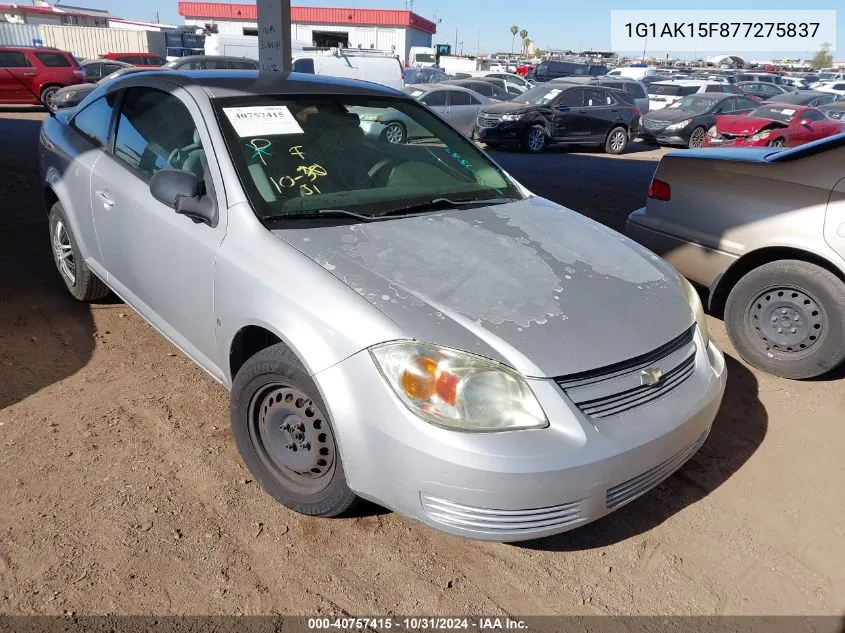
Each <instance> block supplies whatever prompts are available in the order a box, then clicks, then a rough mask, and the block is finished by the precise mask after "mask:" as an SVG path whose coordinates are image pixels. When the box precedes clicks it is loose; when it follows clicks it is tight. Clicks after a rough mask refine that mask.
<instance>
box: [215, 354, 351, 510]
mask: <svg viewBox="0 0 845 633" xmlns="http://www.w3.org/2000/svg"><path fill="white" fill-rule="evenodd" d="M297 394H299V395H297ZM288 396H292V397H291V398H290V401H288ZM300 400H302V402H300ZM325 412H326V406H325V404H324V403H323V400H322V398H321V397H320V393H319V391H318V390H317V386H316V385H315V384H314V381H313V380H312V379H311V377H310V376H309V375H308V373H307V372H306V371H305V368H304V367H303V366H302V364H301V363H300V362H299V360H298V359H297V358H296V355H295V354H294V353H293V352H291V351H290V350H289V349H288V348H287V347H286V346H284V345H283V344H278V345H273V346H272V347H268V348H266V349H264V350H262V351H260V352H258V353H257V354H256V355H255V356H253V357H252V358H250V359H249V360H247V361H246V363H244V365H243V367H241V369H240V371H238V374H237V376H236V377H235V379H234V382H233V385H232V395H231V404H230V415H231V421H232V432H233V434H234V436H235V442H236V443H237V446H238V450H239V451H240V454H241V457H242V458H243V460H244V462H245V463H246V465H247V468H249V471H250V472H251V473H252V474H253V476H254V477H255V479H256V480H257V481H258V483H260V484H261V486H262V487H263V488H264V490H266V491H267V493H268V494H269V495H270V496H271V497H273V498H274V499H275V500H276V501H278V502H279V503H281V504H282V505H284V506H286V507H288V508H290V509H291V510H294V511H295V512H299V513H300V514H306V515H309V516H321V517H335V516H339V515H341V514H343V513H344V512H346V511H347V510H349V509H350V508H351V507H352V506H354V505H355V503H356V502H357V501H358V497H357V496H356V495H355V493H354V492H352V491H351V490H350V489H349V486H347V485H346V475H345V474H344V472H343V462H342V461H341V457H340V451H339V450H338V448H337V443H336V441H335V440H334V430H333V427H332V424H331V422H330V421H329V419H328V417H327V415H326V413H325ZM309 413H310V415H309ZM289 424H291V425H292V426H293V428H292V429H289V428H285V427H286V425H289ZM300 427H302V428H301V429H300ZM273 440H276V441H275V442H274V441H273ZM312 442H313V445H312ZM283 443H287V444H286V445H283ZM306 444H309V446H308V447H307V448H306V447H305V445H306ZM294 445H296V446H294ZM291 447H293V448H291ZM297 447H298V448H297ZM321 457H322V458H321ZM296 460H299V463H300V464H301V466H297V467H298V468H300V470H299V471H297V470H295V469H294V468H292V467H291V466H292V465H294V466H295V462H296ZM310 464H314V465H315V466H314V470H316V471H321V470H322V472H317V473H315V474H316V476H314V475H313V474H311V473H313V472H314V471H312V470H311V469H310V468H309V465H310ZM317 464H320V465H317Z"/></svg>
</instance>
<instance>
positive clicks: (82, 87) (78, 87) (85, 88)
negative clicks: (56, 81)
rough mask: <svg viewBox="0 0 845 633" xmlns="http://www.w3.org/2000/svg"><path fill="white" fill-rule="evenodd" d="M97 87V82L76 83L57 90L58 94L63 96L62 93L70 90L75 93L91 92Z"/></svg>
mask: <svg viewBox="0 0 845 633" xmlns="http://www.w3.org/2000/svg"><path fill="white" fill-rule="evenodd" d="M96 87H97V84H74V85H73V86H65V87H64V88H59V89H58V90H57V91H56V96H57V97H61V96H62V95H66V94H68V93H69V92H73V93H76V94H78V93H80V92H91V91H92V90H94V89H95V88H96Z"/></svg>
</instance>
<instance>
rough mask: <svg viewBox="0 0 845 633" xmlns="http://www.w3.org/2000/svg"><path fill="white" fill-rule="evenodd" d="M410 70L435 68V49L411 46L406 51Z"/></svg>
mask: <svg viewBox="0 0 845 633" xmlns="http://www.w3.org/2000/svg"><path fill="white" fill-rule="evenodd" d="M408 66H409V67H410V68H434V67H435V66H437V49H436V48H430V47H427V46H412V47H411V49H410V50H409V51H408Z"/></svg>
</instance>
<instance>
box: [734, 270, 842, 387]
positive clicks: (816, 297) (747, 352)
mask: <svg viewBox="0 0 845 633" xmlns="http://www.w3.org/2000/svg"><path fill="white" fill-rule="evenodd" d="M725 326H726V327H727V330H728V336H730V339H731V342H732V343H733V344H734V347H736V349H737V351H738V352H739V354H740V356H742V358H744V359H745V361H746V362H748V363H749V364H751V365H753V366H754V367H757V368H758V369H762V370H763V371H765V372H768V373H770V374H774V375H775V376H781V377H783V378H792V379H796V380H799V379H802V378H813V377H815V376H821V375H822V374H824V373H826V372H828V371H830V370H831V369H834V368H835V367H837V366H838V365H839V364H841V363H842V361H843V360H845V283H843V282H842V280H840V279H839V278H838V277H837V276H836V275H834V274H833V273H831V272H830V271H829V270H825V269H824V268H821V267H820V266H816V265H815V264H810V263H808V262H803V261H798V260H781V261H776V262H771V263H769V264H764V265H763V266H760V267H759V268H755V269H754V270H752V271H751V272H749V273H748V274H746V275H745V277H743V278H742V279H740V280H739V282H737V284H736V285H735V286H734V288H733V290H731V293H730V295H728V300H727V303H726V304H725ZM778 330H780V331H778ZM792 330H795V332H792Z"/></svg>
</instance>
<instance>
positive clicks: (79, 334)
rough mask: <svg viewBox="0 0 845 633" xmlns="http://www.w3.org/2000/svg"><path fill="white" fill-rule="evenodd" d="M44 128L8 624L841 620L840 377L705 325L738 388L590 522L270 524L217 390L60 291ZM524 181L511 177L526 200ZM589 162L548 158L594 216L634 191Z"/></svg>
mask: <svg viewBox="0 0 845 633" xmlns="http://www.w3.org/2000/svg"><path fill="white" fill-rule="evenodd" d="M40 118H41V115H40V114H37V113H28V112H14V111H5V112H3V113H0V138H2V139H3V141H2V144H0V442H2V451H0V508H2V511H0V532H2V537H0V613H4V614H62V613H66V612H75V613H78V614H92V613H118V614H269V613H281V614H299V615H303V614H304V615H316V614H328V613H333V614H344V613H345V614H369V615H386V614H391V613H392V614H437V613H449V614H459V613H470V612H471V613H484V614H517V615H537V614H579V615H589V614H771V615H776V614H842V613H843V612H845V503H843V499H845V494H843V484H845V459H843V452H842V445H843V440H845V380H843V375H845V372H843V371H840V372H839V373H838V374H837V375H835V376H833V377H830V378H829V379H826V380H818V381H813V382H800V383H799V382H790V381H786V380H780V379H777V378H772V377H769V376H766V375H763V374H760V373H759V372H757V371H754V370H751V369H750V368H748V367H746V366H745V365H744V364H742V363H741V362H739V361H737V360H736V359H737V355H736V353H735V352H734V350H733V348H732V347H731V346H730V344H729V342H728V340H727V338H726V336H725V333H724V327H723V325H722V323H721V322H720V321H719V320H717V319H712V318H711V320H710V325H711V331H712V333H713V335H714V337H715V339H716V340H717V341H718V342H719V343H720V344H721V345H722V347H723V349H724V350H725V352H726V354H727V355H728V357H729V365H728V368H729V375H730V378H729V382H728V388H727V393H726V396H725V401H724V404H723V406H722V409H721V412H720V414H719V416H718V418H717V420H716V422H715V425H714V428H713V431H712V433H711V436H710V438H709V439H708V441H707V443H706V444H705V445H704V447H703V448H702V449H701V451H700V452H699V453H698V454H697V455H696V456H695V457H694V458H693V459H692V460H691V461H690V462H689V463H688V464H686V465H685V466H684V467H683V468H682V470H680V471H679V472H678V473H677V474H676V475H674V476H673V477H671V478H670V479H669V480H667V481H666V482H665V483H663V484H662V485H660V486H659V487H658V488H657V489H655V490H654V491H652V492H650V493H649V494H647V495H646V496H644V497H643V498H641V499H639V500H637V501H636V502H634V503H632V504H630V505H628V506H626V507H624V508H623V509H621V510H620V511H618V512H616V513H614V514H611V515H610V516H608V517H606V518H604V519H603V520H601V521H599V522H597V523H594V524H591V525H588V526H586V527H583V528H581V529H579V530H577V531H574V532H570V533H567V534H562V535H559V536H557V537H554V538H549V539H546V540H543V541H537V542H533V543H528V544H523V545H503V544H495V543H475V542H469V541H465V540H461V539H458V538H453V537H449V536H444V535H442V534H439V533H437V532H434V531H432V530H431V529H429V528H426V527H423V526H421V525H418V524H416V523H413V522H411V521H409V520H407V519H405V518H403V517H401V516H398V515H396V514H392V513H389V512H387V511H385V510H382V509H380V508H378V507H376V506H373V505H365V506H364V507H363V508H362V509H361V510H360V511H359V512H358V514H357V515H356V516H354V517H351V518H345V519H339V520H322V519H310V518H304V517H301V516H298V515H296V514H294V513H292V512H290V511H288V510H286V509H285V508H282V507H280V506H279V505H277V504H276V503H275V502H273V501H272V500H271V499H270V497H269V496H267V495H266V494H264V493H263V492H262V491H261V489H260V488H259V487H258V486H257V485H256V484H255V483H254V482H253V481H252V478H251V477H250V475H249V473H248V472H247V471H246V470H245V468H244V467H243V466H242V465H241V460H240V458H239V456H238V454H237V451H236V449H235V445H234V442H233V440H232V437H231V433H230V430H229V421H228V408H227V394H226V393H225V391H224V390H223V389H222V388H221V387H220V386H218V385H217V384H216V383H214V382H213V381H212V380H211V379H209V378H208V377H207V376H206V375H205V374H204V373H203V372H202V371H201V370H199V369H198V368H196V367H195V366H194V365H193V364H192V363H191V362H190V361H189V360H188V359H186V358H184V357H183V356H182V355H181V354H180V353H179V352H178V351H177V350H176V349H175V348H174V347H172V346H171V345H170V344H169V343H168V342H167V341H166V340H164V339H163V338H162V337H160V336H159V335H157V334H156V333H155V332H154V331H153V330H152V329H151V328H150V327H149V326H147V325H146V324H145V323H144V322H143V321H142V320H141V319H140V318H139V317H138V316H136V315H135V313H134V312H132V310H131V309H129V308H128V307H127V306H125V305H123V304H120V303H108V302H105V303H100V304H97V305H93V306H87V305H83V304H80V303H77V302H75V301H74V300H72V299H71V298H70V296H69V295H68V294H67V293H66V292H65V291H64V288H63V286H62V284H61V281H60V279H59V277H58V274H57V273H56V272H55V269H54V267H53V262H52V259H51V255H50V250H49V246H48V238H47V226H46V221H45V214H44V212H43V210H42V206H41V201H40V194H39V191H38V179H37V174H36V172H35V171H34V169H35V165H36V163H35V154H34V143H35V139H36V137H37V131H38V124H39V119H40ZM653 156H654V152H646V153H644V155H643V156H636V155H634V156H633V157H634V158H635V159H636V160H638V161H643V160H652V161H653V160H654V158H653ZM539 158H543V157H539ZM521 160H523V159H522V158H521V157H520V156H519V155H507V156H503V157H502V161H503V163H506V162H507V163H508V169H509V171H511V173H513V174H514V175H515V176H517V177H518V178H520V179H522V180H523V182H524V183H525V184H526V185H527V186H528V187H529V188H534V183H532V180H531V170H530V169H526V170H525V171H526V173H525V175H523V174H522V173H518V172H519V164H520V162H519V161H521ZM532 160H536V158H535V157H532ZM590 160H592V159H591V157H590V155H587V156H586V157H581V156H580V155H578V154H574V153H572V154H571V153H556V154H553V155H550V156H549V161H551V162H550V164H559V165H560V168H561V169H563V170H566V171H564V172H559V173H569V174H579V175H578V176H577V177H570V178H569V181H570V182H571V183H572V186H573V187H580V188H581V189H580V191H581V194H579V195H581V204H580V205H579V204H576V203H577V202H578V201H577V200H575V201H572V200H568V202H569V204H570V205H571V206H573V207H574V208H576V209H577V210H579V211H584V212H587V213H588V214H589V213H590V210H591V205H593V204H595V200H597V199H598V198H600V197H601V196H602V195H603V193H602V192H603V191H605V190H609V189H612V188H613V184H612V183H613V182H615V180H614V178H616V177H618V178H623V177H624V174H625V173H628V172H626V171H625V170H626V169H628V168H627V167H626V164H627V163H628V161H627V160H625V159H623V160H619V159H613V160H610V159H608V160H607V161H606V162H602V163H600V164H599V163H596V166H595V167H594V168H591V167H589V165H588V162H589V161H590ZM585 161H586V162H585ZM510 163H512V164H510ZM608 165H611V168H612V169H609V168H608ZM647 167H648V166H646V168H647ZM592 169H599V170H600V173H593V172H592V171H591V170H592ZM613 169H615V170H616V171H615V172H614V171H612V170H613ZM647 170H648V169H646V171H647ZM644 173H645V172H644ZM591 174H592V176H591ZM534 178H537V176H534ZM591 178H592V179H593V180H591ZM641 180H642V178H641ZM557 182H561V180H560V179H559V180H558V181H557ZM590 182H595V183H597V184H596V186H594V187H589V186H587V185H585V184H584V183H590ZM608 183H611V184H608ZM647 184H648V179H647V177H646V178H645V180H644V181H643V182H640V183H639V184H638V185H637V187H641V188H642V190H643V191H644V189H645V187H646V186H647ZM543 186H546V187H548V186H549V183H548V182H544V183H541V182H538V183H537V189H540V188H542V187H543ZM566 187H567V184H566V182H565V181H564V182H563V184H562V185H560V188H561V189H566ZM636 191H639V189H637V190H636ZM544 193H546V192H544ZM565 195H568V194H562V196H563V197H565ZM610 195H615V194H610ZM637 195H639V196H641V195H642V194H640V193H637ZM622 202H625V203H626V204H627V202H629V201H627V200H623V201H622ZM622 202H620V205H621V204H622ZM632 208H634V206H628V207H625V208H623V207H621V206H620V208H617V209H615V210H608V209H602V210H601V212H600V213H599V212H596V213H597V214H598V215H600V216H603V215H607V214H611V215H612V214H613V213H615V214H616V215H615V217H616V218H617V220H618V218H619V217H624V214H626V213H627V212H628V211H630V210H631V209H632ZM608 217H610V216H609V215H608Z"/></svg>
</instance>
